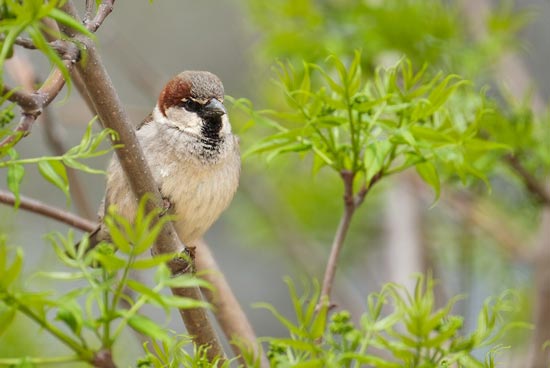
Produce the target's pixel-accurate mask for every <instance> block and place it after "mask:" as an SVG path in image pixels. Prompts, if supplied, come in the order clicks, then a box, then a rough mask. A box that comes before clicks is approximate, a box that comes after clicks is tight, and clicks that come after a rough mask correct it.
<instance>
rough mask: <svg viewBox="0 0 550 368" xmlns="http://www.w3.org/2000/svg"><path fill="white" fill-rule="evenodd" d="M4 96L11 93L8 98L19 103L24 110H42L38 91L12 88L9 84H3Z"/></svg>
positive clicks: (2, 91)
mask: <svg viewBox="0 0 550 368" xmlns="http://www.w3.org/2000/svg"><path fill="white" fill-rule="evenodd" d="M1 93H2V96H5V95H9V96H8V100H10V101H11V102H15V103H16V104H18V105H19V106H20V107H21V108H22V109H23V111H29V112H33V111H38V110H40V107H41V106H40V103H39V99H38V97H37V95H36V93H29V92H25V91H23V90H21V89H19V88H12V87H8V86H2V89H1Z"/></svg>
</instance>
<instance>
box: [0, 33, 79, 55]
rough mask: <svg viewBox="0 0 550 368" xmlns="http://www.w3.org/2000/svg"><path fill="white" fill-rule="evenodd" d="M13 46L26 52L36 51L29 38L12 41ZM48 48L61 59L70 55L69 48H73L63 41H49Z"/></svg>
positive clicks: (36, 48) (0, 38)
mask: <svg viewBox="0 0 550 368" xmlns="http://www.w3.org/2000/svg"><path fill="white" fill-rule="evenodd" d="M0 40H3V37H0ZM14 44H16V45H18V46H21V47H23V48H26V49H28V50H38V47H36V45H35V44H34V42H33V41H32V40H31V39H30V38H26V37H17V38H16V39H15V41H14ZM48 45H49V47H51V48H52V49H53V50H55V52H57V53H58V54H59V55H60V56H61V57H66V56H68V55H70V53H71V52H72V51H71V48H72V47H73V46H74V45H73V46H71V43H69V42H67V41H64V40H54V41H51V42H50V43H49V44H48Z"/></svg>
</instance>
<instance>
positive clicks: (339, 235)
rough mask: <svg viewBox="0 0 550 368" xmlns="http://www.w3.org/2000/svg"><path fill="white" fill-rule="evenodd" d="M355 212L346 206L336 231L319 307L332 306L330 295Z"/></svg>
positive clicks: (352, 207)
mask: <svg viewBox="0 0 550 368" xmlns="http://www.w3.org/2000/svg"><path fill="white" fill-rule="evenodd" d="M354 212H355V208H354V206H346V208H345V209H344V213H343V214H342V217H341V219H340V224H339V225H338V229H337V230H336V235H335V236H334V240H333V241H332V247H331V250H330V256H329V258H328V262H327V267H326V269H325V277H324V279H323V287H322V289H321V297H320V299H319V304H318V306H321V303H327V304H330V293H331V291H332V284H333V283H334V276H335V275H336V266H337V264H338V257H339V256H340V250H341V249H342V246H343V245H344V240H345V239H346V235H347V232H348V229H349V225H350V223H351V218H352V217H353V213H354Z"/></svg>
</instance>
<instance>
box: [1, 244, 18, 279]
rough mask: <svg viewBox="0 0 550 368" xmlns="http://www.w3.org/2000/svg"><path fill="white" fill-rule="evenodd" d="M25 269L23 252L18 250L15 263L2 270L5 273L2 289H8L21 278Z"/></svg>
mask: <svg viewBox="0 0 550 368" xmlns="http://www.w3.org/2000/svg"><path fill="white" fill-rule="evenodd" d="M22 268H23V250H21V249H20V248H17V249H16V252H15V258H14V260H13V263H12V264H11V265H10V266H9V267H8V268H7V269H6V270H0V272H2V273H3V275H2V278H1V279H0V289H8V288H9V287H10V285H11V284H12V283H13V282H14V281H15V280H16V279H17V278H18V277H19V275H20V274H21V269H22Z"/></svg>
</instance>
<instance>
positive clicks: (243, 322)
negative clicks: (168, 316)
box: [195, 240, 269, 367]
mask: <svg viewBox="0 0 550 368" xmlns="http://www.w3.org/2000/svg"><path fill="white" fill-rule="evenodd" d="M196 245H197V246H196V252H197V254H196V256H195V260H196V265H197V270H198V271H199V272H200V271H203V272H202V273H203V275H202V276H201V277H202V278H203V279H205V280H206V281H208V282H209V283H210V284H212V286H214V290H208V289H203V290H202V292H203V294H204V296H205V297H206V299H207V300H208V302H209V303H210V304H212V305H213V306H214V315H215V316H216V319H217V320H218V323H219V324H220V327H221V328H222V330H223V332H224V334H225V336H226V337H227V340H228V341H229V342H230V344H231V348H232V349H233V352H234V353H235V355H236V356H238V357H241V358H240V360H241V363H243V364H245V363H246V362H245V361H244V360H242V352H241V347H243V345H244V347H246V349H248V350H249V351H251V352H253V354H254V357H256V359H258V360H260V362H261V367H269V362H268V360H267V358H266V356H265V355H264V354H262V351H261V349H260V345H259V344H258V342H257V341H256V340H257V337H256V334H255V333H254V330H253V329H252V325H251V324H250V322H249V321H248V318H247V317H246V314H245V313H244V311H243V309H242V307H241V305H240V304H239V301H238V300H237V298H236V297H235V295H234V294H233V291H232V290H231V287H230V286H229V284H228V282H227V280H226V279H225V277H224V274H223V272H222V271H221V270H220V267H219V266H218V264H217V263H216V260H215V259H214V256H213V255H212V252H211V250H210V247H209V246H208V244H207V243H206V242H205V241H204V240H199V241H197V243H196ZM239 343H240V344H239Z"/></svg>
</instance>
